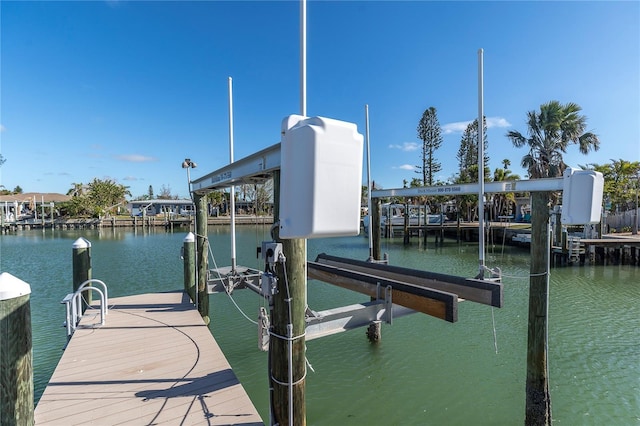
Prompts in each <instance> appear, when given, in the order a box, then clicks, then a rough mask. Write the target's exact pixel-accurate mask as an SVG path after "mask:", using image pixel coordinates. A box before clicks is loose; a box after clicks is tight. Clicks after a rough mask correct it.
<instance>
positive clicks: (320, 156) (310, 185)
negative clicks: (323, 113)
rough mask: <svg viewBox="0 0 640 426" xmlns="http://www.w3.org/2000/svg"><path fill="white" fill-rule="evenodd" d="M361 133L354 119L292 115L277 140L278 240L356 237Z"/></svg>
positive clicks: (359, 190)
mask: <svg viewBox="0 0 640 426" xmlns="http://www.w3.org/2000/svg"><path fill="white" fill-rule="evenodd" d="M362 149H363V137H362V135H361V134H360V133H358V130H357V126H356V125H355V124H354V123H347V122H344V121H339V120H334V119H330V118H324V117H311V118H306V117H303V116H300V115H290V116H288V117H285V118H284V119H283V120H282V139H281V143H280V155H281V159H280V238H324V237H337V236H347V235H358V233H359V232H360V197H361V191H362V158H363V150H362Z"/></svg>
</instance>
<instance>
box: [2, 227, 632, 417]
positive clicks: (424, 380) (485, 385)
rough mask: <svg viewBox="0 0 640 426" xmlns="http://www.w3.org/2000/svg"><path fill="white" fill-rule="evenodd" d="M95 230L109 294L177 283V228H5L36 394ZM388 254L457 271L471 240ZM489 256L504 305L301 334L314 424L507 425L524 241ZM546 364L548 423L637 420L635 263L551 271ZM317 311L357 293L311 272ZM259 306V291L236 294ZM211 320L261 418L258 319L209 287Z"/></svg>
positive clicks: (221, 252) (512, 404)
mask: <svg viewBox="0 0 640 426" xmlns="http://www.w3.org/2000/svg"><path fill="white" fill-rule="evenodd" d="M237 231H238V237H237V238H238V242H237V245H238V247H239V251H238V263H239V264H242V265H245V266H252V267H256V268H261V265H260V263H259V261H258V260H257V259H256V258H255V252H256V251H255V248H256V247H257V246H258V245H259V243H260V241H262V240H263V239H265V236H266V235H268V228H267V227H262V226H259V227H238V229H237ZM81 236H82V237H85V238H87V239H89V240H90V241H91V242H92V259H93V277H94V278H97V279H101V280H103V281H105V282H106V283H107V285H108V286H109V295H110V296H112V297H117V296H122V295H128V294H136V293H146V292H153V291H165V290H174V289H180V288H181V287H182V260H180V257H179V255H180V247H181V246H182V240H183V238H184V236H185V232H176V233H173V234H172V233H166V232H165V231H164V230H155V231H154V230H151V232H146V233H143V232H141V231H138V232H137V233H135V232H133V231H131V230H112V229H104V230H101V231H97V230H96V231H84V230H83V231H51V230H47V231H45V232H43V231H41V230H38V231H25V232H20V233H18V234H17V235H2V236H0V271H1V272H9V273H11V274H13V275H15V276H16V277H18V278H21V279H22V280H24V281H26V282H28V283H30V284H31V287H32V296H31V309H32V314H33V319H32V321H33V341H34V344H33V352H34V370H35V386H36V400H37V399H39V397H40V395H41V394H42V392H43V390H44V387H45V385H46V383H47V380H48V379H49V377H50V375H51V374H52V373H53V370H54V369H55V365H56V363H57V362H58V359H59V357H60V356H61V353H62V351H61V348H62V346H63V345H64V343H65V331H64V329H63V328H62V322H63V320H64V307H63V305H61V304H60V300H61V299H62V298H63V297H64V296H65V295H66V294H67V293H68V292H69V291H70V290H71V287H72V285H71V245H72V243H73V242H74V241H75V240H76V239H77V238H79V237H81ZM209 236H210V239H211V241H212V244H213V253H214V256H215V260H216V262H217V263H218V265H220V266H222V265H228V264H229V259H230V255H229V230H228V228H226V227H216V228H212V229H210V234H209ZM383 250H384V251H385V252H388V253H389V255H390V259H391V263H392V264H396V265H402V266H408V267H413V268H420V269H426V270H431V271H434V272H441V273H447V274H455V275H462V276H473V275H475V273H476V269H477V264H478V261H477V258H478V249H477V245H473V244H470V245H466V244H463V245H458V244H457V243H455V242H453V241H448V242H445V246H444V247H442V248H440V247H439V248H435V247H434V246H433V240H430V241H429V244H428V245H427V247H426V248H425V247H423V246H421V245H420V244H418V243H417V242H415V243H414V244H413V245H412V246H410V247H409V248H406V247H404V246H403V245H402V242H401V241H400V240H398V239H396V240H391V241H385V242H384V243H383ZM321 252H327V253H330V254H335V255H340V256H346V257H352V258H356V259H365V258H366V257H367V253H368V248H367V240H366V239H365V238H364V237H351V238H336V239H326V240H309V241H308V257H309V258H310V259H312V258H314V257H315V255H316V254H318V253H321ZM486 260H487V263H488V265H489V266H499V267H501V268H502V270H503V274H504V276H505V278H504V280H503V282H504V283H505V298H504V300H505V308H502V309H494V310H493V317H494V319H495V333H496V336H497V339H496V342H497V347H498V351H497V353H496V350H495V346H494V337H493V335H494V321H493V320H492V309H491V308H490V307H486V306H483V305H478V304H473V303H469V302H464V303H462V304H461V305H460V306H459V315H458V322H457V323H455V324H450V323H446V322H443V321H440V320H437V319H434V318H431V317H428V316H426V315H422V314H415V315H410V316H408V317H403V318H398V319H395V320H394V323H393V325H391V326H390V325H386V324H385V325H383V330H382V341H381V342H380V343H379V344H376V345H372V344H370V343H369V342H368V341H367V339H366V337H365V335H364V329H359V330H354V331H351V332H348V333H342V334H339V335H335V336H330V337H325V338H322V339H318V340H314V341H310V342H308V343H307V358H308V360H309V362H310V364H311V365H312V366H313V369H314V370H315V372H311V371H309V373H308V376H307V419H308V423H309V424H310V425H336V424H340V425H468V424H474V425H514V424H522V423H523V419H524V414H523V413H524V378H525V371H526V336H527V306H528V291H527V285H528V279H527V278H526V276H527V274H528V271H529V256H528V252H527V251H524V250H522V249H517V248H511V247H508V246H507V247H505V248H504V252H503V249H502V247H499V246H497V247H495V248H491V247H490V248H489V249H488V254H487V256H486ZM550 290H551V291H550V292H551V295H550V312H549V346H550V349H549V369H550V377H551V381H550V384H551V394H552V409H553V417H554V422H555V423H556V424H565V425H576V424H579V425H604V424H607V425H638V424H640V304H639V302H640V271H639V269H638V268H636V267H631V266H607V267H603V266H585V267H577V266H576V267H568V268H558V269H554V270H552V274H551V289H550ZM308 293H309V294H308V299H309V305H310V307H311V308H312V309H314V310H322V309H327V308H331V307H337V306H343V305H346V304H350V303H356V302H362V301H365V300H366V297H364V296H361V295H358V294H356V293H352V292H349V291H347V290H342V289H339V288H337V287H333V286H330V285H328V284H323V283H320V282H317V281H310V282H309V290H308ZM233 297H234V299H235V301H236V302H237V303H238V305H239V306H240V307H241V308H242V309H243V310H244V311H245V312H246V313H247V315H249V316H250V317H255V316H256V314H257V311H258V307H259V306H260V301H259V298H258V297H257V296H256V295H255V294H254V293H252V292H249V291H237V292H235V293H234V294H233ZM211 316H212V324H211V329H212V332H213V334H214V335H215V336H216V339H217V341H218V343H219V344H220V346H221V347H222V350H223V351H224V353H225V355H226V356H227V358H228V360H229V362H230V363H231V365H232V366H233V368H234V370H235V372H236V374H237V376H238V378H239V379H240V381H241V382H242V383H243V385H244V387H245V389H246V390H247V392H248V393H249V395H250V397H251V398H252V400H253V402H254V403H255V405H256V407H257V408H258V410H259V411H260V413H261V415H262V417H263V419H264V420H265V421H268V392H267V356H266V354H265V353H263V352H260V351H258V349H257V332H256V329H255V326H254V325H253V324H251V323H250V322H249V321H247V320H246V319H245V318H243V317H242V315H241V314H240V313H239V312H238V311H237V310H236V308H235V307H234V306H233V304H232V302H231V301H230V300H229V297H228V296H226V295H215V296H211Z"/></svg>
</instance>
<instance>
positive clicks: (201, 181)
mask: <svg viewBox="0 0 640 426" xmlns="http://www.w3.org/2000/svg"><path fill="white" fill-rule="evenodd" d="M278 169H280V143H279V142H278V143H277V144H275V145H272V146H270V147H268V148H265V149H263V150H262V151H258V152H256V153H254V154H251V155H249V156H247V157H244V158H242V159H240V160H237V161H234V162H233V163H231V164H228V165H226V166H224V167H222V168H220V169H218V170H216V171H214V172H211V173H209V174H207V175H205V176H203V177H201V178H198V179H195V180H193V181H192V182H191V192H195V193H198V194H206V193H208V192H212V191H215V190H217V189H224V188H229V187H231V186H234V185H242V184H246V183H262V182H264V181H266V180H268V179H269V178H270V177H271V173H272V172H273V171H274V170H278Z"/></svg>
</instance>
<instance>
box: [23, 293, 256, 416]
mask: <svg viewBox="0 0 640 426" xmlns="http://www.w3.org/2000/svg"><path fill="white" fill-rule="evenodd" d="M109 307H110V310H109V312H108V314H107V317H106V324H105V325H104V326H102V327H100V326H96V327H95V328H94V327H93V326H92V324H94V323H96V324H99V323H100V319H99V314H98V310H87V312H86V313H85V315H84V317H83V319H82V322H81V323H80V328H79V329H78V330H76V332H75V334H74V335H73V337H72V339H71V341H70V342H69V345H68V346H67V348H66V349H65V351H64V354H63V356H62V359H61V360H60V362H59V364H58V366H57V368H56V370H55V372H54V373H53V376H52V377H51V380H50V381H49V384H48V385H47V388H46V389H45V391H44V394H43V395H42V398H41V399H40V401H39V403H38V405H37V407H36V409H35V423H36V424H39V425H65V426H66V425H80V424H82V425H117V424H118V425H119V424H134V425H152V424H153V425H159V424H170V425H201V424H202V425H231V424H233V425H263V422H262V419H261V418H260V415H259V414H258V412H257V410H256V408H255V407H254V406H253V404H252V403H251V400H250V399H249V397H248V395H247V394H246V392H245V390H244V388H243V387H242V385H241V384H240V382H239V381H238V379H237V378H236V376H235V374H234V373H233V371H232V370H231V367H230V365H229V363H228V362H227V360H226V358H225V357H224V355H223V353H222V351H221V350H220V348H219V347H218V344H217V343H216V341H215V340H214V338H213V336H212V335H211V333H210V331H209V329H208V327H207V326H206V325H205V324H204V322H203V321H202V318H201V317H200V315H199V314H198V311H197V309H195V308H194V307H193V305H192V304H191V303H190V302H189V300H188V299H187V297H186V296H185V294H184V293H183V292H181V291H180V292H168V293H153V294H143V295H137V296H128V297H120V298H117V299H110V300H109Z"/></svg>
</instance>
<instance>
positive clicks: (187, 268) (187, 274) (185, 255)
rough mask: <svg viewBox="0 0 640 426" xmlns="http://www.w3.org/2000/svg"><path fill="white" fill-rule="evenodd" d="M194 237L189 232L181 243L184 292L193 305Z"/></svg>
mask: <svg viewBox="0 0 640 426" xmlns="http://www.w3.org/2000/svg"><path fill="white" fill-rule="evenodd" d="M195 251H196V236H195V235H194V234H193V232H189V233H188V234H187V236H186V237H184V240H183V243H182V260H183V262H184V291H186V292H187V294H188V295H189V297H190V298H191V301H192V302H193V303H195V301H196V295H195V288H196V255H195Z"/></svg>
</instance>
